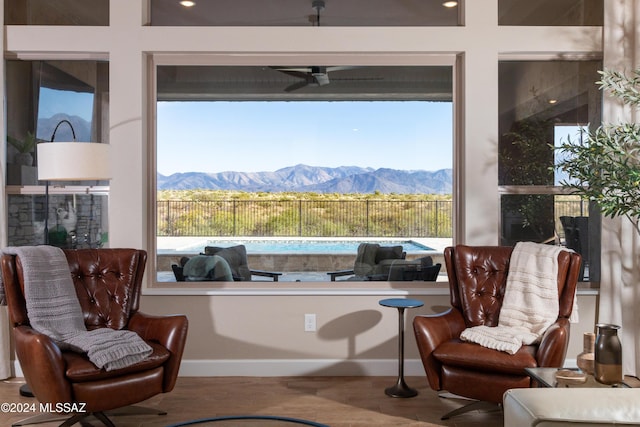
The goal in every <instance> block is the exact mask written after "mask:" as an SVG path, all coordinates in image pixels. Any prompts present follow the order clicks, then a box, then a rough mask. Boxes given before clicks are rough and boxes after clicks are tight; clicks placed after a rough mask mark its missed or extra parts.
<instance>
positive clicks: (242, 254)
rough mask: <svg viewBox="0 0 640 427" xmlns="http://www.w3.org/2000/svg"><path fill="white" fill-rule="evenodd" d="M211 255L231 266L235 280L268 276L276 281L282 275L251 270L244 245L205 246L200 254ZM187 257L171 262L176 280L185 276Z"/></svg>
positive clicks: (245, 280) (180, 279)
mask: <svg viewBox="0 0 640 427" xmlns="http://www.w3.org/2000/svg"><path fill="white" fill-rule="evenodd" d="M202 255H205V256H213V255H217V256H219V257H221V258H223V259H224V260H225V261H226V262H227V264H229V267H230V268H231V276H232V278H233V280H234V281H236V282H248V281H251V280H252V276H260V277H268V278H270V279H271V280H273V281H274V282H277V281H278V278H279V277H280V276H282V273H276V272H273V271H263V270H252V269H250V268H249V263H248V260H247V248H246V247H245V246H244V245H236V246H230V247H218V246H205V247H204V252H203V253H201V254H200V256H202ZM189 259H190V258H189V257H182V259H181V260H180V265H177V264H173V265H172V266H171V269H172V270H173V274H174V276H175V277H176V280H177V281H178V282H184V281H185V280H186V277H185V275H184V267H185V265H186V263H187V262H189Z"/></svg>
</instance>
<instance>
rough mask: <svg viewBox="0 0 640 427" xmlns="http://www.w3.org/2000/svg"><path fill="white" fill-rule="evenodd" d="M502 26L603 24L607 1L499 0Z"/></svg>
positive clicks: (499, 18) (499, 20) (499, 16)
mask: <svg viewBox="0 0 640 427" xmlns="http://www.w3.org/2000/svg"><path fill="white" fill-rule="evenodd" d="M498 23H499V25H532V26H538V25H540V26H542V25H546V26H562V25H585V26H587V25H603V23H604V0H543V1H530V0H498Z"/></svg>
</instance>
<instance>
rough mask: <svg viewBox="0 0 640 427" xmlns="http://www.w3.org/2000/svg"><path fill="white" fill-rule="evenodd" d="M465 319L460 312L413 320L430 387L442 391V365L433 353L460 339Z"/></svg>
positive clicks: (424, 316) (449, 312)
mask: <svg viewBox="0 0 640 427" xmlns="http://www.w3.org/2000/svg"><path fill="white" fill-rule="evenodd" d="M465 327H466V326H465V323H464V319H463V317H462V314H460V312H459V311H458V310H454V309H453V308H450V309H449V310H448V311H445V312H443V313H439V314H435V315H422V316H416V317H414V318H413V332H414V334H415V336H416V344H417V345H418V350H419V352H420V358H421V359H422V365H423V366H424V370H425V373H426V374H427V379H428V381H429V386H430V387H431V388H432V389H433V390H441V385H440V371H441V367H442V365H441V364H440V362H439V361H438V360H437V359H436V358H435V357H433V351H434V350H435V349H436V348H438V346H439V345H440V344H442V343H444V342H447V341H450V340H452V339H455V338H458V337H459V336H460V333H461V332H462V331H463V330H464V329H465Z"/></svg>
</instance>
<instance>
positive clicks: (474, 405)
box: [440, 400, 500, 420]
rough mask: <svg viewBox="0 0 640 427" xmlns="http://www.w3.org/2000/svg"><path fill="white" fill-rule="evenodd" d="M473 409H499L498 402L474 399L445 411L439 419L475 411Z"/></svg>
mask: <svg viewBox="0 0 640 427" xmlns="http://www.w3.org/2000/svg"><path fill="white" fill-rule="evenodd" d="M475 410H487V411H496V410H500V404H499V403H493V402H483V401H482V400H476V401H475V402H471V403H469V404H467V405H464V406H462V407H460V408H457V409H454V410H453V411H449V412H447V413H446V414H444V415H443V416H442V417H440V419H441V420H448V419H449V418H451V417H455V416H457V415H460V414H464V413H466V412H470V411H475Z"/></svg>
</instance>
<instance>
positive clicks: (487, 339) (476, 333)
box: [460, 242, 564, 354]
mask: <svg viewBox="0 0 640 427" xmlns="http://www.w3.org/2000/svg"><path fill="white" fill-rule="evenodd" d="M562 250H564V249H563V248H561V247H558V246H549V245H543V244H538V243H531V242H519V243H516V246H515V248H514V249H513V252H512V254H511V259H510V262H509V274H508V275H507V284H506V288H505V293H504V300H503V302H502V308H501V309H500V317H499V318H498V326H496V327H489V326H474V327H471V328H467V329H465V330H464V331H462V334H460V338H461V339H462V340H464V341H470V342H475V343H478V344H480V345H482V346H484V347H488V348H492V349H495V350H500V351H506V352H507V353H509V354H515V353H516V352H517V351H518V350H519V349H520V347H522V345H529V344H533V343H535V342H537V341H538V340H539V339H540V338H541V337H542V335H543V334H544V332H545V331H546V330H547V328H549V326H551V325H552V324H553V323H554V322H555V321H556V320H557V318H558V312H559V310H560V306H559V301H558V254H559V252H560V251H562Z"/></svg>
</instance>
